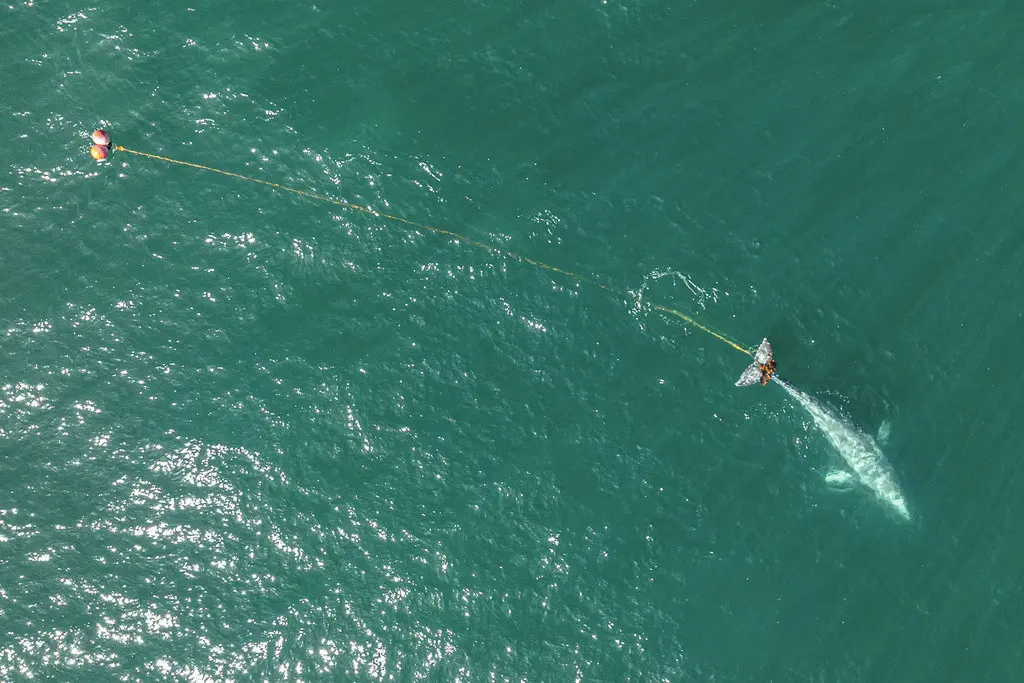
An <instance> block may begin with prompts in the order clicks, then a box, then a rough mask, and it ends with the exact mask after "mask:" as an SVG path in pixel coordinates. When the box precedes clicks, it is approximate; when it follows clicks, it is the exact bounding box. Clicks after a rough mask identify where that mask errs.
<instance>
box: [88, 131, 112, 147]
mask: <svg viewBox="0 0 1024 683" xmlns="http://www.w3.org/2000/svg"><path fill="white" fill-rule="evenodd" d="M92 141H93V142H95V143H96V144H97V145H103V146H104V147H106V146H108V145H109V144H110V136H109V135H108V134H107V131H105V130H103V129H102V128H100V129H99V130H97V131H95V132H94V133H93V134H92Z"/></svg>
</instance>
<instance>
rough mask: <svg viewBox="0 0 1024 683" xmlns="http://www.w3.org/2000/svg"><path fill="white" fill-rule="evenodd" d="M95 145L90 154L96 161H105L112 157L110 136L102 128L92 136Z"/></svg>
mask: <svg viewBox="0 0 1024 683" xmlns="http://www.w3.org/2000/svg"><path fill="white" fill-rule="evenodd" d="M92 142H93V145H92V147H91V148H90V149H89V154H91V155H92V158H93V159H95V160H96V161H103V160H104V159H106V158H107V157H108V156H109V155H110V135H109V134H108V133H107V131H105V130H103V129H102V128H100V129H98V130H95V131H93V134H92Z"/></svg>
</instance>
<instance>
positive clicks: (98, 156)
mask: <svg viewBox="0 0 1024 683" xmlns="http://www.w3.org/2000/svg"><path fill="white" fill-rule="evenodd" d="M89 153H90V154H92V158H93V159H95V160H96V161H102V160H103V159H106V158H107V155H108V154H110V150H109V149H107V146H106V145H93V146H92V149H90V150H89Z"/></svg>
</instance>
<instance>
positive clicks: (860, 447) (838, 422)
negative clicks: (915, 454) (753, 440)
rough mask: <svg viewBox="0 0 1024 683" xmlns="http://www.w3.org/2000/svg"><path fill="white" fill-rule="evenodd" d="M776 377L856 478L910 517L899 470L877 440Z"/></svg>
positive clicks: (904, 515)
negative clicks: (808, 415) (899, 479)
mask: <svg viewBox="0 0 1024 683" xmlns="http://www.w3.org/2000/svg"><path fill="white" fill-rule="evenodd" d="M774 379H775V381H776V382H777V383H778V384H779V386H781V387H782V388H783V389H785V390H786V393H788V394H789V395H790V396H792V397H793V400H795V401H796V402H797V403H799V404H800V405H801V406H803V408H804V410H806V411H807V412H808V413H810V415H811V419H812V420H814V424H815V426H817V428H818V429H820V430H821V432H822V433H823V434H824V435H825V438H827V439H828V441H829V443H831V444H832V446H833V448H835V449H836V450H837V451H839V455H841V456H842V458H843V460H845V461H846V464H847V465H849V467H850V469H852V470H853V472H854V474H856V475H857V479H858V480H860V482H861V483H862V484H864V485H865V486H867V487H868V488H869V489H871V490H872V491H873V492H874V493H875V495H876V496H878V497H879V498H880V499H881V500H882V501H884V502H886V503H888V504H889V505H890V506H892V508H893V509H894V510H896V512H898V513H899V514H900V516H901V517H903V518H904V519H908V520H909V519H910V511H909V510H908V509H907V501H906V499H905V498H904V497H903V492H902V491H900V487H899V484H898V483H897V481H896V473H895V472H894V471H893V469H892V466H891V465H890V464H889V461H888V460H886V459H885V454H884V453H882V449H881V448H880V447H879V445H878V443H877V442H876V441H875V440H874V439H873V438H871V437H870V436H868V435H867V434H865V433H864V432H862V431H861V430H860V429H858V428H857V427H856V426H854V425H853V424H852V423H851V422H850V421H849V420H847V419H845V418H843V417H842V416H841V415H840V414H839V413H837V412H836V411H835V410H833V409H832V408H830V407H829V406H827V405H826V404H824V403H822V402H821V401H818V400H817V399H815V398H814V397H813V396H810V395H809V394H806V393H804V392H802V391H800V390H799V389H797V388H796V387H794V386H793V385H792V384H789V383H788V382H785V381H784V380H782V379H781V378H780V377H779V376H778V375H775V377H774Z"/></svg>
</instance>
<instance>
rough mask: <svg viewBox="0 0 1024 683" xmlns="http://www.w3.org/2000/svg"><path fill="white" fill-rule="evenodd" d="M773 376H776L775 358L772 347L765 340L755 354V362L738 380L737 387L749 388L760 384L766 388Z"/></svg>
mask: <svg viewBox="0 0 1024 683" xmlns="http://www.w3.org/2000/svg"><path fill="white" fill-rule="evenodd" d="M773 374H775V358H774V357H773V356H772V345H771V344H769V343H768V340H767V339H765V340H763V341H762V342H761V345H760V346H758V347H757V351H755V352H754V362H753V363H751V364H750V365H749V366H747V369H746V370H744V371H743V374H742V375H740V378H739V379H738V380H736V386H738V387H749V386H750V385H751V384H757V383H758V382H760V383H761V386H764V385H765V384H768V382H769V381H770V380H771V378H772V375H773Z"/></svg>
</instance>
